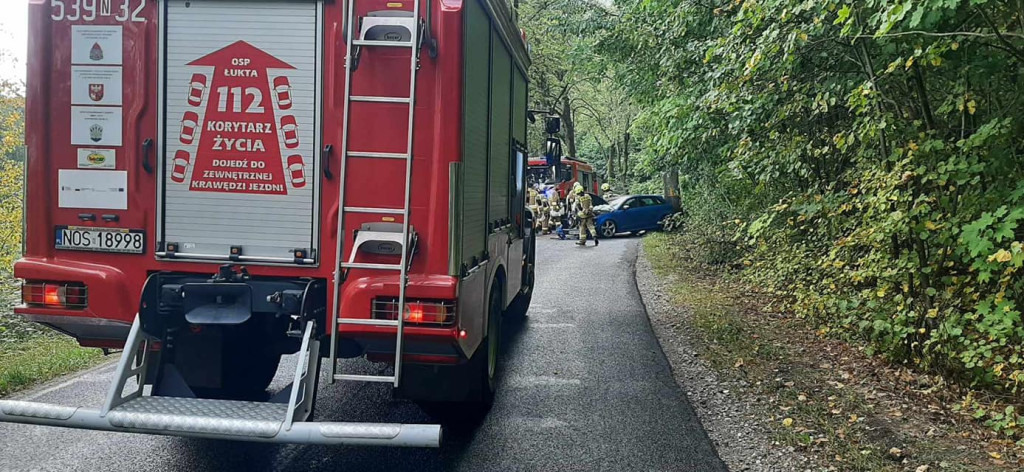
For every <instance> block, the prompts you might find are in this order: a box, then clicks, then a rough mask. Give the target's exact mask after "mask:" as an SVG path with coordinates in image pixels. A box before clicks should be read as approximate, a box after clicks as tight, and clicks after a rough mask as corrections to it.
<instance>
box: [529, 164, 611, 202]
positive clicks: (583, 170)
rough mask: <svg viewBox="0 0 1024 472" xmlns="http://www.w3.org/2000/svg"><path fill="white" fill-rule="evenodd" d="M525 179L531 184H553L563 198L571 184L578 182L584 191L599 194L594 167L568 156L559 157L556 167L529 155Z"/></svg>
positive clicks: (599, 185)
mask: <svg viewBox="0 0 1024 472" xmlns="http://www.w3.org/2000/svg"><path fill="white" fill-rule="evenodd" d="M526 172H527V176H526V179H527V181H528V182H530V183H533V184H541V185H545V184H547V185H554V186H555V189H557V190H558V194H559V195H561V196H562V198H565V197H566V196H567V195H568V194H569V190H572V187H573V185H574V184H575V183H576V182H579V183H580V185H583V188H584V189H586V191H588V192H590V193H593V194H595V195H600V190H601V183H600V181H599V180H598V178H597V173H596V172H594V167H593V166H591V165H590V164H587V163H586V162H583V161H580V160H576V159H573V158H570V157H565V158H561V163H560V164H559V165H558V168H555V167H553V166H550V165H548V162H547V159H546V158H544V157H543V156H542V157H531V158H530V160H529V167H528V168H527V171H526Z"/></svg>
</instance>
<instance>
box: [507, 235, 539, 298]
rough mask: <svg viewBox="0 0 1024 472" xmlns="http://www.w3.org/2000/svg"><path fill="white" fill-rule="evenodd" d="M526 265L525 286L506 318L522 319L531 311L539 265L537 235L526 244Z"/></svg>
mask: <svg viewBox="0 0 1024 472" xmlns="http://www.w3.org/2000/svg"><path fill="white" fill-rule="evenodd" d="M523 258H524V261H525V262H526V264H525V265H524V266H523V279H522V280H523V285H522V287H521V288H520V289H519V293H518V294H517V295H516V297H515V298H513V299H512V303H511V304H510V305H509V306H508V309H507V310H506V311H505V316H508V317H511V318H522V317H524V316H526V312H527V311H528V310H529V309H530V301H531V300H533V285H534V282H535V275H536V273H535V267H536V264H537V235H536V233H534V234H533V235H532V236H531V237H530V240H529V242H527V244H526V253H525V254H523Z"/></svg>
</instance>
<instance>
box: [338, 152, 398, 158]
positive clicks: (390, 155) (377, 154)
mask: <svg viewBox="0 0 1024 472" xmlns="http://www.w3.org/2000/svg"><path fill="white" fill-rule="evenodd" d="M348 157H367V158H374V159H408V158H409V155H408V154H406V153H404V152H364V151H349V152H348Z"/></svg>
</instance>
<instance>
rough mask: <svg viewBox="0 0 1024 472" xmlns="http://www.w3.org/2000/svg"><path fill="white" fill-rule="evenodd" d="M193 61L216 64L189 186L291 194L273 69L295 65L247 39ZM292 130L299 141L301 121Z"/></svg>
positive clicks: (256, 192)
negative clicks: (277, 116)
mask: <svg viewBox="0 0 1024 472" xmlns="http://www.w3.org/2000/svg"><path fill="white" fill-rule="evenodd" d="M188 65H190V66H212V67H213V68H214V72H213V79H212V80H211V84H210V89H209V93H207V94H206V96H207V98H206V115H205V117H204V119H203V120H202V121H203V122H202V123H201V124H200V125H199V128H200V129H199V130H198V132H199V147H198V149H197V150H196V158H195V167H194V169H193V171H192V180H191V182H190V183H189V190H191V191H199V192H231V193H250V194H271V195H284V194H287V193H288V187H287V185H286V184H285V174H284V172H285V170H284V156H283V155H282V153H281V145H280V143H279V141H278V129H279V125H278V122H277V120H276V119H275V117H274V106H273V103H272V100H273V99H274V98H273V95H271V79H272V77H271V76H270V74H269V72H268V70H269V69H295V68H294V67H292V66H291V65H289V64H288V63H286V62H284V61H281V60H280V59H278V58H276V57H274V56H272V55H270V54H268V53H266V52H264V51H262V50H260V49H258V48H256V47H255V46H253V45H251V44H249V43H247V42H245V41H238V42H235V43H233V44H231V45H228V46H227V47H224V48H222V49H220V50H217V51H214V52H212V53H210V54H207V55H206V56H203V57H201V58H199V59H196V60H194V61H192V62H190V63H188ZM282 121H284V119H283V118H282ZM289 123H294V119H291V120H290V121H289ZM286 131H288V134H289V136H286V142H287V143H289V145H290V144H291V143H293V142H294V143H295V144H296V145H297V139H298V138H297V134H298V133H297V130H296V129H295V127H294V126H290V127H289V130H286ZM288 138H290V140H289V139H288Z"/></svg>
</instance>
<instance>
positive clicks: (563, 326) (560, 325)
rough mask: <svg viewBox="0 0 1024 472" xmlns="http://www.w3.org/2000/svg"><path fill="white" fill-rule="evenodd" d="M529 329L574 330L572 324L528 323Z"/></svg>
mask: <svg viewBox="0 0 1024 472" xmlns="http://www.w3.org/2000/svg"><path fill="white" fill-rule="evenodd" d="M529 327H531V328H575V327H576V325H574V324H572V323H530V324H529Z"/></svg>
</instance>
